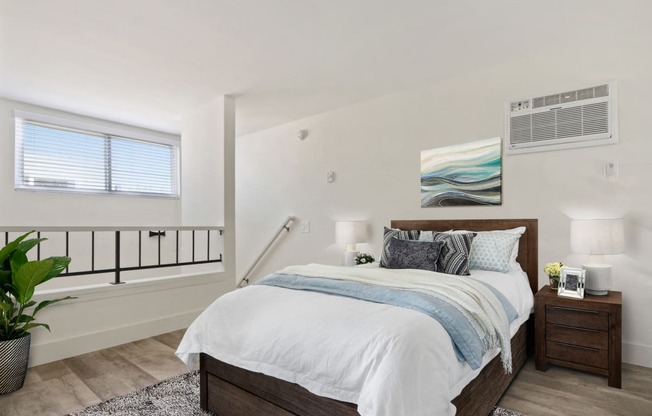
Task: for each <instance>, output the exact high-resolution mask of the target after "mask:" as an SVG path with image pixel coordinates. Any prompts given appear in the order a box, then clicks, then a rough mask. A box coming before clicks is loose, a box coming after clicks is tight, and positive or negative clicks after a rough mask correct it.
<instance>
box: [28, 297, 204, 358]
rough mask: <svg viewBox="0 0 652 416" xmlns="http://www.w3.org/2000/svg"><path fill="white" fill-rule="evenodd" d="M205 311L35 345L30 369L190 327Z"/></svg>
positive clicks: (31, 351) (32, 348) (194, 311)
mask: <svg viewBox="0 0 652 416" xmlns="http://www.w3.org/2000/svg"><path fill="white" fill-rule="evenodd" d="M203 310H204V308H201V309H196V310H192V311H187V312H184V313H181V314H177V315H172V316H166V317H162V318H158V319H153V320H149V321H145V322H138V323H132V324H130V325H125V326H122V327H117V328H111V329H107V330H104V331H98V332H89V333H87V334H84V335H81V336H77V337H72V338H66V339H62V340H58V341H52V342H47V343H42V344H38V345H32V347H31V349H30V358H29V366H30V367H34V366H37V365H41V364H46V363H50V362H53V361H57V360H62V359H65V358H70V357H74V356H77V355H81V354H86V353H88V352H92V351H97V350H101V349H104V348H109V347H114V346H116V345H121V344H125V343H128V342H133V341H137V340H140V339H144V338H149V337H153V336H156V335H160V334H164V333H166V332H171V331H176V330H178V329H183V328H187V327H188V325H190V324H191V323H192V321H193V320H195V318H197V316H199V314H200V313H201V312H202V311H203Z"/></svg>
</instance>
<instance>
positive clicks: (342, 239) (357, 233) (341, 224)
mask: <svg viewBox="0 0 652 416" xmlns="http://www.w3.org/2000/svg"><path fill="white" fill-rule="evenodd" d="M335 241H336V242H337V243H338V244H344V245H345V246H346V248H345V250H344V255H343V257H342V264H343V265H344V266H354V265H355V256H357V255H358V252H357V251H356V249H355V245H356V244H357V243H364V242H366V241H367V223H366V222H365V221H337V222H336V223H335Z"/></svg>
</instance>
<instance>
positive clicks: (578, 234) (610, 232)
mask: <svg viewBox="0 0 652 416" xmlns="http://www.w3.org/2000/svg"><path fill="white" fill-rule="evenodd" d="M571 251H572V252H573V253H577V254H590V255H605V254H622V253H624V252H625V231H624V226H623V219H622V218H616V219H608V220H572V221H571Z"/></svg>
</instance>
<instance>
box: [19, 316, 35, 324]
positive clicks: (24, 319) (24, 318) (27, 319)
mask: <svg viewBox="0 0 652 416" xmlns="http://www.w3.org/2000/svg"><path fill="white" fill-rule="evenodd" d="M33 320H34V317H33V316H31V315H25V314H23V315H20V316H18V317H17V319H16V320H15V322H16V323H28V322H32V321H33Z"/></svg>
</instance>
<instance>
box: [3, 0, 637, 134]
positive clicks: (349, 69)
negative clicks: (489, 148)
mask: <svg viewBox="0 0 652 416" xmlns="http://www.w3.org/2000/svg"><path fill="white" fill-rule="evenodd" d="M624 3H627V1H625V2H603V1H600V2H598V1H596V0H575V1H568V0H547V1H523V0H492V1H477V0H449V1H444V0H403V1H398V0H394V1H390V0H109V1H107V0H84V1H79V0H26V1H16V0H0V96H2V97H6V98H10V99H15V100H19V101H25V102H29V103H33V104H37V105H43V106H47V107H52V108H56V109H60V110H65V111H71V112H75V113H80V114H85V115H89V116H94V117H99V118H104V119H108V120H113V121H118V122H123V123H128V124H133V125H138V126H143V127H149V128H154V129H159V130H164V131H168V132H176V133H178V132H180V129H181V119H182V116H183V114H184V112H186V111H189V110H192V109H194V108H196V107H198V106H199V105H201V104H203V103H205V102H207V101H208V100H210V99H211V98H213V97H215V96H219V95H232V96H234V97H235V98H236V111H237V116H236V124H237V127H236V129H237V135H238V136H240V135H243V134H247V133H251V132H254V131H258V130H262V129H265V128H269V127H273V126H276V125H280V124H283V123H287V122H289V121H292V120H297V119H300V118H303V117H306V116H309V115H313V114H317V113H321V112H325V111H329V110H333V109H336V108H340V107H343V106H347V105H350V104H353V103H356V102H360V101H364V100H367V99H370V98H374V97H378V96H382V95H387V94H390V93H393V92H396V91H399V90H403V89H408V88H414V87H417V86H419V85H424V84H427V83H433V82H436V81H440V80H442V79H446V78H450V77H454V76H456V75H458V74H460V73H461V72H467V71H473V70H474V68H478V67H490V66H493V65H498V64H501V63H504V62H505V61H508V60H513V59H522V58H524V57H526V56H527V55H528V54H532V53H541V51H543V50H546V49H547V48H554V47H555V45H558V44H560V43H561V42H567V41H568V40H569V39H574V38H577V37H581V36H584V34H585V33H587V32H586V31H584V30H583V29H584V27H589V26H590V27H594V28H595V27H597V28H600V27H602V28H605V27H608V26H609V24H608V22H609V19H611V18H618V17H619V16H620V15H623V14H625V13H626V12H625V10H624V7H623V6H622V5H623V4H624ZM608 8H611V9H608ZM621 17H622V18H627V16H621ZM586 36H588V34H586Z"/></svg>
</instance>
